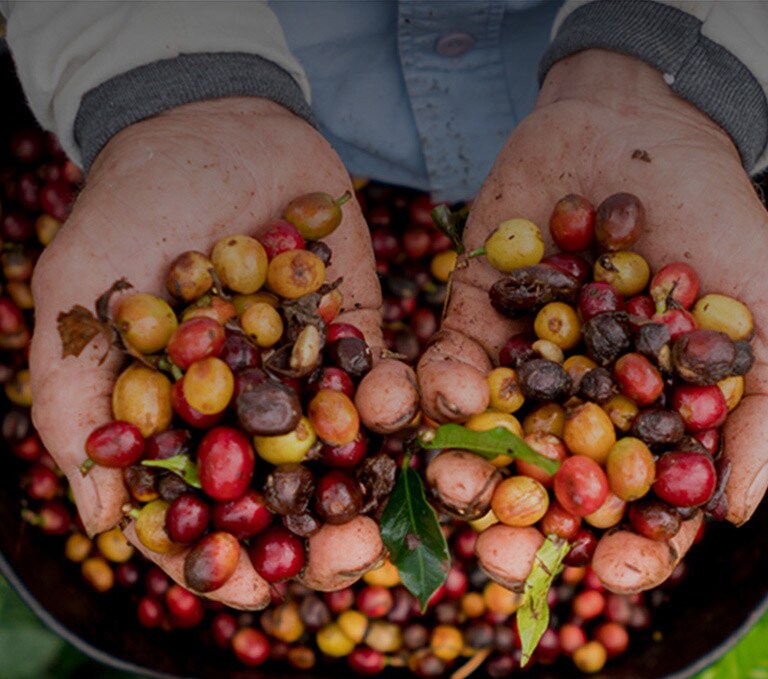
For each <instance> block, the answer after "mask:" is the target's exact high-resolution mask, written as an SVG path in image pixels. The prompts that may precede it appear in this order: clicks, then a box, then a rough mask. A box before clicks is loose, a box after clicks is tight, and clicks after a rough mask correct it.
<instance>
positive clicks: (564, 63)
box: [534, 49, 733, 148]
mask: <svg viewBox="0 0 768 679" xmlns="http://www.w3.org/2000/svg"><path fill="white" fill-rule="evenodd" d="M562 101H571V102H580V103H582V104H585V105H588V106H591V107H594V108H598V109H603V110H605V111H606V112H610V113H612V114H614V115H615V116H618V117H621V118H624V119H626V120H631V119H636V118H644V119H648V118H649V117H654V118H657V119H658V120H659V123H660V124H662V122H663V121H664V120H674V121H675V122H685V124H686V125H688V126H690V127H691V129H692V131H694V130H699V131H701V132H702V133H704V134H707V135H713V136H715V137H719V138H720V139H721V141H723V142H725V143H727V144H728V145H729V146H730V147H731V148H733V143H732V141H731V140H730V138H729V137H728V135H727V133H726V132H725V131H724V130H723V129H722V128H721V127H720V126H719V125H717V124H716V123H715V122H714V121H713V120H712V119H711V118H709V117H708V116H707V115H706V114H705V113H704V112H702V111H701V110H699V109H698V108H696V107H695V106H694V105H693V104H691V103H689V102H688V101H686V100H685V99H683V98H682V97H680V96H679V95H677V94H676V93H675V92H673V91H672V89H671V88H670V87H669V85H668V84H667V82H665V80H664V75H663V74H662V73H661V72H660V71H659V70H658V69H656V68H654V67H653V66H651V65H649V64H647V63H645V62H644V61H642V60H640V59H638V58H636V57H632V56H629V55H627V54H621V53H619V52H612V51H609V50H601V49H588V50H583V51H581V52H577V53H576V54H573V55H572V56H569V57H566V58H564V59H561V60H560V61H558V62H557V63H555V64H554V65H553V66H552V67H551V68H550V69H549V71H548V73H547V76H546V78H545V80H544V82H543V84H542V88H541V91H540V93H539V96H538V98H537V100H536V104H535V107H534V108H535V109H540V108H543V107H545V106H548V105H551V104H555V103H557V102H562Z"/></svg>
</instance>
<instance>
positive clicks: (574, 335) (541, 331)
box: [533, 302, 581, 351]
mask: <svg viewBox="0 0 768 679" xmlns="http://www.w3.org/2000/svg"><path fill="white" fill-rule="evenodd" d="M533 329H534V331H535V333H536V336H537V337H539V338H541V339H545V340H549V341H550V342H554V343H555V344H556V345H557V346H558V347H560V348H561V349H562V350H563V351H568V350H570V349H573V348H574V347H575V346H576V345H577V344H578V343H579V341H580V340H581V323H580V322H579V317H578V316H577V315H576V312H575V311H574V309H573V307H571V306H569V305H568V304H564V303H563V302H550V303H549V304H547V305H546V306H544V307H543V308H542V309H541V311H539V313H538V314H537V315H536V319H535V320H534V322H533Z"/></svg>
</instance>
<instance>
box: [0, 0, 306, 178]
mask: <svg viewBox="0 0 768 679" xmlns="http://www.w3.org/2000/svg"><path fill="white" fill-rule="evenodd" d="M0 11H1V12H2V13H3V14H4V15H5V17H6V19H7V40H8V44H9V47H10V48H11V52H12V54H13V57H14V61H15V64H16V70H17V72H18V74H19V79H20V80H21V83H22V86H23V88H24V91H25V94H26V97H27V99H28V103H29V106H30V108H31V109H32V112H33V113H34V114H35V116H36V117H37V119H38V121H39V122H40V124H41V125H42V126H43V127H45V128H47V129H49V130H51V131H53V132H54V133H56V134H57V136H58V137H59V139H60V140H61V143H62V146H63V147H64V149H65V151H66V152H67V153H68V154H69V155H70V157H71V158H73V159H74V160H75V161H76V162H78V163H80V164H81V165H82V166H83V167H85V168H86V169H87V168H88V167H89V166H90V164H91V162H92V161H93V159H94V158H95V157H96V155H97V154H98V152H99V151H100V150H101V148H102V147H103V146H104V144H106V142H107V141H109V139H110V138H111V137H112V136H113V135H114V134H116V133H117V132H119V131H120V130H121V129H122V128H124V127H126V126H128V125H130V124H131V123H134V122H137V121H139V120H142V119H144V118H147V117H150V116H152V115H154V114H156V113H159V112H161V111H164V110H167V109H169V108H172V107H173V106H178V105H180V104H184V103H189V102H192V101H200V100H203V99H211V98H216V97H226V96H258V97H265V98H268V99H272V100H274V101H276V102H278V103H280V104H282V105H283V106H285V107H286V108H288V109H289V110H291V111H293V112H294V113H296V114H298V115H300V116H302V117H304V118H305V119H308V120H311V112H310V108H309V104H308V101H309V96H310V92H309V84H308V81H307V78H306V76H305V74H304V71H303V69H302V68H301V66H300V64H299V63H298V61H297V60H296V59H295V58H294V57H293V56H292V55H291V53H290V51H289V50H288V46H287V43H286V41H285V37H284V35H283V31H282V29H281V27H280V25H279V23H278V21H277V18H276V17H275V15H274V13H273V12H272V10H271V9H270V8H269V6H268V4H267V2H266V0H258V1H253V2H77V1H59V2H24V1H21V0H18V1H8V0H0Z"/></svg>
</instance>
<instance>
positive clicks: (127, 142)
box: [88, 97, 317, 182]
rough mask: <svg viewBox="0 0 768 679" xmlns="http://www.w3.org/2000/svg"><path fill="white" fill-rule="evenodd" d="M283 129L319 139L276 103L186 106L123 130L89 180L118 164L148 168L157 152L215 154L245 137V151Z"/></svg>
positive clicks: (245, 100)
mask: <svg viewBox="0 0 768 679" xmlns="http://www.w3.org/2000/svg"><path fill="white" fill-rule="evenodd" d="M282 130H287V131H286V132H285V134H290V135H291V136H293V137H295V138H297V139H298V138H302V136H303V135H307V134H308V135H312V136H316V135H317V132H316V131H315V129H314V128H313V127H312V126H311V125H309V123H307V122H306V121H305V120H304V119H303V118H301V117H299V116H298V115H296V114H294V113H292V112H291V111H290V110H288V109H287V108H285V107H284V106H282V105H280V104H278V103H276V102H274V101H272V100H271V99H265V98H261V97H225V98H219V99H208V100H202V101H195V102H192V103H189V104H182V105H180V106H175V107H174V108H170V109H167V110H165V111H162V112H161V113H158V114H156V115H154V116H152V117H150V118H146V119H144V120H140V121H138V122H134V123H132V124H130V125H128V126H127V127H124V128H123V129H122V130H120V131H119V132H117V133H116V134H115V135H114V136H113V137H112V138H111V139H110V140H109V141H108V142H107V143H106V144H105V145H104V147H103V148H102V149H101V151H100V152H99V154H98V155H97V156H96V158H95V160H94V162H93V164H92V166H91V169H90V172H89V176H88V179H89V182H90V181H92V180H93V178H94V177H96V176H97V175H98V174H99V173H100V172H101V171H102V170H103V169H104V168H106V167H110V166H113V163H118V164H119V165H121V166H126V165H133V164H135V163H139V164H141V165H144V164H145V163H146V161H148V160H149V159H150V158H152V156H153V155H154V154H155V153H157V154H159V155H164V154H167V155H171V156H174V155H177V152H178V150H180V149H182V148H183V149H185V150H187V151H189V150H190V148H191V147H192V146H195V147H206V146H210V147H211V149H210V150H211V155H212V156H213V154H214V152H215V154H216V155H218V151H219V150H220V147H221V145H222V144H224V145H229V144H234V145H235V146H237V140H238V139H240V140H241V141H242V146H241V149H242V148H244V147H245V146H246V145H250V143H251V142H253V141H255V140H256V139H257V138H258V136H259V134H267V135H274V134H278V133H279V134H281V135H282V134H283V132H282Z"/></svg>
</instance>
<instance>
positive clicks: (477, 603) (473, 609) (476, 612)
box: [461, 592, 485, 619]
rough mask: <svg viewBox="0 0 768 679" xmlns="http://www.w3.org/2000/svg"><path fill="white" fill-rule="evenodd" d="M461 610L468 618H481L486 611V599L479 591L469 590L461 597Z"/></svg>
mask: <svg viewBox="0 0 768 679" xmlns="http://www.w3.org/2000/svg"><path fill="white" fill-rule="evenodd" d="M461 612H462V613H464V615H466V616H467V617H468V618H470V619H471V618H479V617H480V616H481V615H483V614H484V613H485V601H484V600H483V595H482V594H480V593H479V592H467V593H466V594H465V595H464V596H462V597H461Z"/></svg>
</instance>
